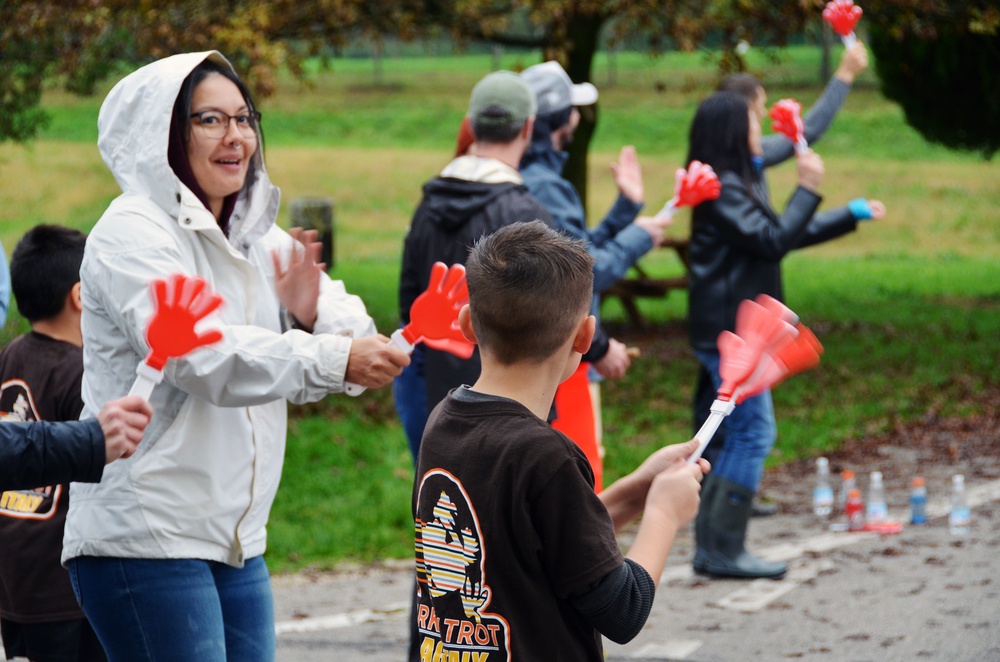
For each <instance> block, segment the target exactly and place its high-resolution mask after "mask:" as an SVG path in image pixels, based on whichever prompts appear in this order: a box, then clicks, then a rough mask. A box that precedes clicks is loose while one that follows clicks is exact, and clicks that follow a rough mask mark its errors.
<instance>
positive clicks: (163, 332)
mask: <svg viewBox="0 0 1000 662" xmlns="http://www.w3.org/2000/svg"><path fill="white" fill-rule="evenodd" d="M150 291H151V293H152V296H153V304H154V307H155V310H154V312H153V317H152V318H151V319H150V320H149V324H148V325H147V326H146V342H147V344H149V354H148V355H147V356H146V364H147V365H148V366H150V367H151V368H155V369H157V370H163V367H164V366H165V365H166V364H167V360H168V359H172V358H177V357H179V356H184V355H185V354H187V353H188V352H191V351H192V350H194V349H197V348H198V347H203V346H205V345H211V344H212V343H216V342H218V341H220V340H222V332H220V331H218V330H217V329H211V330H209V331H205V332H204V333H198V332H197V331H195V326H196V325H197V324H198V322H200V321H201V320H202V319H204V318H205V317H206V316H207V315H209V313H211V312H212V311H214V310H215V309H216V308H218V307H219V306H220V305H222V297H221V296H219V295H218V294H216V293H214V292H212V291H211V290H209V289H208V283H206V282H205V279H204V278H201V277H199V276H185V275H183V274H174V275H173V276H171V277H170V279H169V280H162V279H159V280H154V281H153V282H152V283H150Z"/></svg>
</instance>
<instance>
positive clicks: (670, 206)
mask: <svg viewBox="0 0 1000 662" xmlns="http://www.w3.org/2000/svg"><path fill="white" fill-rule="evenodd" d="M677 209H678V207H677V198H670V200H668V201H667V204H665V205H663V209H661V210H660V211H658V212H656V219H657V220H660V221H662V220H664V219H667V218H673V217H674V215H676V214H677Z"/></svg>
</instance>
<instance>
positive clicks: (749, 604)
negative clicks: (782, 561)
mask: <svg viewBox="0 0 1000 662" xmlns="http://www.w3.org/2000/svg"><path fill="white" fill-rule="evenodd" d="M833 567H834V563H833V561H830V560H829V559H822V560H819V561H807V560H805V559H801V560H799V561H796V562H794V563H792V564H790V565H789V566H788V573H787V574H786V575H785V577H784V579H782V580H779V581H775V580H773V579H755V580H753V581H751V582H749V583H748V584H746V585H744V586H742V587H741V588H740V589H739V590H736V591H733V592H732V593H730V594H729V595H727V596H726V597H724V598H722V599H721V600H719V601H718V602H716V603H715V605H716V606H718V607H722V608H723V609H732V610H735V611H742V612H747V613H750V612H755V611H759V610H761V609H763V608H764V607H766V606H767V605H769V604H770V603H772V602H774V601H775V600H777V599H778V598H780V597H781V596H783V595H785V594H786V593H788V592H790V591H792V590H794V589H796V588H798V587H799V586H800V585H801V584H804V583H805V582H808V581H812V580H813V579H815V578H816V577H817V576H818V575H819V573H820V572H823V571H824V570H829V569H830V568H833Z"/></svg>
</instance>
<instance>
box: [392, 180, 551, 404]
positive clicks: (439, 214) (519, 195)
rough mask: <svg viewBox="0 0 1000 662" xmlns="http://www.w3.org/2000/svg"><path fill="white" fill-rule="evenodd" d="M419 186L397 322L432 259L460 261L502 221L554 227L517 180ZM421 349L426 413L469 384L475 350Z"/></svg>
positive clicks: (421, 286)
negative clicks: (462, 354)
mask: <svg viewBox="0 0 1000 662" xmlns="http://www.w3.org/2000/svg"><path fill="white" fill-rule="evenodd" d="M423 190H424V194H423V198H422V199H421V201H420V204H419V205H418V206H417V210H416V212H415V213H414V214H413V221H412V222H411V224H410V229H409V232H408V233H407V235H406V240H405V242H404V244H403V266H402V272H401V273H400V281H399V317H400V319H401V320H402V322H403V324H406V323H408V322H409V321H410V306H411V305H412V304H413V301H414V299H416V298H417V297H418V296H419V295H420V294H421V293H422V292H423V291H424V290H425V289H427V284H428V282H429V281H430V274H431V267H432V266H433V264H434V263H435V262H444V263H445V264H447V265H452V264H465V261H466V260H467V259H468V256H469V249H470V248H471V247H472V245H473V244H474V243H475V242H476V240H477V239H479V238H480V237H483V236H485V235H488V234H490V233H492V232H494V231H496V230H498V229H499V228H501V227H503V226H504V225H509V224H511V223H516V222H520V221H533V220H536V219H538V220H541V221H543V222H544V223H546V224H547V225H549V226H550V227H555V225H554V223H553V221H552V215H551V214H549V212H548V211H547V210H546V209H545V207H543V206H542V204H541V203H540V202H538V200H536V199H535V198H534V197H532V196H531V194H530V193H528V189H527V188H525V186H524V185H522V184H515V183H513V182H501V183H486V182H477V181H469V180H465V179H457V178H452V177H435V178H434V179H432V180H430V181H429V182H427V183H426V184H425V185H424V189H423ZM423 351H424V352H425V359H426V363H425V373H424V374H425V376H426V384H427V409H428V411H429V410H431V409H433V408H434V405H436V404H437V403H438V402H440V401H441V400H442V399H444V396H445V395H447V394H448V391H450V390H451V389H453V388H455V387H456V386H461V385H462V384H463V383H464V384H472V383H474V382H475V381H476V379H478V377H479V370H480V362H479V353H478V351H477V352H476V353H475V354H473V356H472V358H470V359H468V360H464V359H460V358H458V357H456V356H453V355H452V354H449V353H447V352H441V351H437V350H434V349H431V348H429V347H423Z"/></svg>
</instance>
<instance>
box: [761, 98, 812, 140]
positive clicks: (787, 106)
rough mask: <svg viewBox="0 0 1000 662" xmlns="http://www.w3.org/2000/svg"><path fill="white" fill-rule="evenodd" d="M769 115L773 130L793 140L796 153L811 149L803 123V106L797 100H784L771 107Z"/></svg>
mask: <svg viewBox="0 0 1000 662" xmlns="http://www.w3.org/2000/svg"><path fill="white" fill-rule="evenodd" d="M768 115H770V117H771V129H773V130H774V132H775V133H780V134H782V135H783V136H785V137H786V138H788V139H789V140H791V141H792V144H793V145H795V151H796V152H804V151H806V150H807V149H808V148H809V145H808V144H807V143H806V128H805V125H804V124H803V123H802V104H800V103H799V102H798V101H796V100H795V99H782V100H781V101H779V102H777V103H776V104H774V105H773V106H771V110H770V111H769V112H768Z"/></svg>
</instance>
